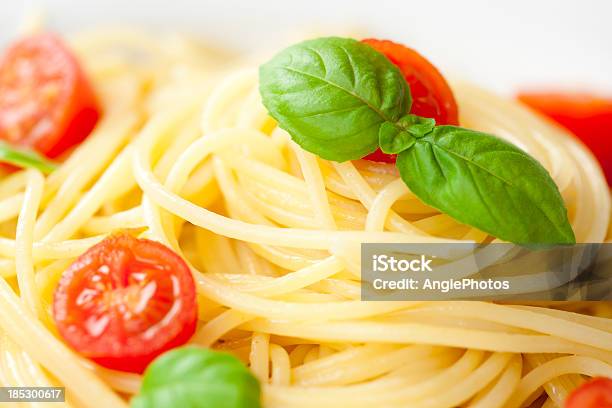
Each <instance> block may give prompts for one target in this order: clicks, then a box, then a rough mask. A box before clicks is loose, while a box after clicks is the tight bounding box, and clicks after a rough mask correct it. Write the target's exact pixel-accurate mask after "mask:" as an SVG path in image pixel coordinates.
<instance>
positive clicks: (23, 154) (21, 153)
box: [0, 141, 57, 174]
mask: <svg viewBox="0 0 612 408" xmlns="http://www.w3.org/2000/svg"><path fill="white" fill-rule="evenodd" d="M0 163H9V164H12V165H14V166H17V167H22V168H28V167H32V168H35V169H38V170H40V171H41V172H43V173H44V174H49V173H51V172H53V171H54V170H55V169H57V164H55V163H53V162H52V161H50V160H48V159H46V158H44V157H43V156H41V155H40V154H38V153H36V152H34V151H29V150H25V149H20V148H16V147H13V146H10V145H9V144H7V143H5V142H2V141H0Z"/></svg>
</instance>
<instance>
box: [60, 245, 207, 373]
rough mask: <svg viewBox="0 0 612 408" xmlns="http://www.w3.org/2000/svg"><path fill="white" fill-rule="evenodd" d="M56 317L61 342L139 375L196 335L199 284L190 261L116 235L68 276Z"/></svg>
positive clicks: (78, 262)
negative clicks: (156, 360)
mask: <svg viewBox="0 0 612 408" xmlns="http://www.w3.org/2000/svg"><path fill="white" fill-rule="evenodd" d="M53 316H54V319H55V323H56V325H57V328H58V330H59V333H60V334H61V336H62V337H63V338H64V339H65V340H66V342H67V343H68V344H69V345H70V346H71V347H72V348H74V350H76V351H77V352H78V353H80V354H81V355H83V356H85V357H88V358H90V359H92V360H93V361H95V362H97V363H98V364H100V365H102V366H104V367H108V368H111V369H115V370H121V371H129V372H136V373H141V372H143V371H144V369H145V368H146V367H147V365H148V364H149V363H150V362H151V361H152V360H153V359H154V358H155V357H157V356H158V355H159V354H161V353H163V352H164V351H166V350H169V349H171V348H174V347H177V346H179V345H181V344H184V343H185V342H187V340H189V338H190V337H191V336H192V335H193V333H194V331H195V327H196V321H197V304H196V289H195V283H194V280H193V277H192V275H191V271H190V269H189V267H188V266H187V264H186V263H185V261H183V259H182V258H181V257H179V256H178V255H177V254H175V253H174V252H173V251H172V250H170V249H169V248H167V247H165V246H164V245H162V244H160V243H158V242H154V241H149V240H146V239H136V238H134V237H132V236H131V235H128V234H127V233H119V234H115V235H112V236H110V237H109V238H107V239H105V240H103V241H102V242H100V243H98V244H97V245H94V246H93V247H92V248H90V249H89V250H87V251H86V252H85V253H84V254H83V255H81V256H80V257H79V258H78V259H77V260H76V261H75V262H74V263H73V264H72V265H71V266H70V267H69V268H68V269H67V270H66V272H64V274H63V276H62V278H61V279H60V282H59V284H58V287H57V289H56V292H55V297H54V302H53Z"/></svg>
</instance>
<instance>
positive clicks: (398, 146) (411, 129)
mask: <svg viewBox="0 0 612 408" xmlns="http://www.w3.org/2000/svg"><path fill="white" fill-rule="evenodd" d="M435 125H436V121H435V120H434V119H430V118H424V117H421V116H416V115H413V114H408V115H405V116H403V117H402V118H400V119H399V120H398V121H397V123H396V124H393V123H390V122H385V123H383V124H382V125H380V129H379V131H378V144H379V145H380V150H382V151H383V153H387V154H397V153H401V152H402V151H404V150H406V149H410V148H411V147H412V146H413V145H414V143H415V142H416V140H415V138H419V137H423V136H425V135H426V134H428V133H429V132H431V131H432V130H433V128H434V126H435Z"/></svg>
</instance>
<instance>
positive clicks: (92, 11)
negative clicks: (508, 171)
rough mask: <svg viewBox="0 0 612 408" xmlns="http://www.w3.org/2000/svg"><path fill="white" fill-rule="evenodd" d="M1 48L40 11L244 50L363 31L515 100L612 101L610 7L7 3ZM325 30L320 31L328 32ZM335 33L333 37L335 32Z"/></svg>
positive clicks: (467, 2) (599, 3)
mask: <svg viewBox="0 0 612 408" xmlns="http://www.w3.org/2000/svg"><path fill="white" fill-rule="evenodd" d="M2 3H3V4H2V6H0V7H1V11H0V42H5V41H7V40H8V39H9V38H10V37H11V36H13V35H14V33H15V32H16V31H15V30H16V28H17V26H18V24H19V22H20V20H21V18H22V17H23V16H24V14H25V13H26V12H27V11H28V10H31V9H32V7H33V6H37V7H40V8H41V9H42V10H44V11H45V14H46V17H47V21H48V23H49V25H50V26H51V27H52V28H54V29H59V30H62V31H65V32H72V31H75V30H79V29H86V28H91V27H92V26H96V25H101V24H102V25H108V24H111V25H125V24H137V25H142V26H146V27H151V28H154V29H159V30H168V31H171V30H175V31H177V30H178V31H186V32H189V33H193V34H198V35H200V36H202V37H203V38H205V39H208V40H211V41H214V42H216V43H218V44H222V45H228V46H231V47H237V48H239V49H242V50H249V49H254V48H261V47H265V48H269V46H270V45H271V44H275V43H280V42H283V41H282V40H281V39H283V38H284V39H286V38H287V35H289V33H292V32H295V31H297V30H299V29H300V28H308V27H313V26H314V27H319V28H320V31H319V32H326V30H327V29H326V27H355V28H358V29H360V30H361V31H362V32H365V33H368V34H370V35H372V36H376V37H380V38H389V39H393V40H396V41H401V42H404V43H405V44H408V45H410V46H412V47H414V48H416V49H418V50H419V51H421V52H422V53H423V54H425V55H426V56H427V57H429V58H430V59H431V60H432V61H434V63H435V64H436V65H437V66H438V67H439V68H440V69H441V70H442V71H443V72H451V71H452V72H453V73H454V74H458V75H459V76H462V77H464V78H468V79H471V80H473V81H476V82H478V83H480V84H482V85H484V86H487V87H489V88H491V89H495V90H498V91H500V92H506V93H511V92H513V91H514V90H516V89H518V88H525V87H529V86H537V85H549V86H555V87H563V88H571V89H575V88H578V89H586V90H591V91H596V92H602V93H607V94H609V95H612V23H611V21H612V1H610V0H556V1H554V0H505V1H503V0H491V1H486V0H456V1H452V0H447V1H443V0H420V1H414V0H400V1H391V0H373V1H364V0H354V1H348V0H346V1H342V0H306V1H288V0H287V1H278V0H253V1H237V0H201V1H197V0H164V1H157V0H94V1H91V0H89V1H85V0H39V1H26V2H24V1H19V0H3V1H2ZM321 30H322V31H321ZM329 32H331V30H330V31H329Z"/></svg>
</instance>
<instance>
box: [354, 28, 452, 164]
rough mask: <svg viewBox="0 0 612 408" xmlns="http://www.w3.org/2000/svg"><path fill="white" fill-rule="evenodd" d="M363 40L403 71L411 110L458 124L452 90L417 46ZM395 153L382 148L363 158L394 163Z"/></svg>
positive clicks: (443, 122) (416, 113)
mask: <svg viewBox="0 0 612 408" xmlns="http://www.w3.org/2000/svg"><path fill="white" fill-rule="evenodd" d="M363 42H364V43H366V44H369V45H371V46H372V47H374V49H376V50H377V51H379V52H381V53H383V54H385V56H386V57H387V58H389V60H390V61H391V62H392V63H393V64H395V65H396V66H397V67H398V68H399V69H400V71H401V72H402V74H404V78H406V82H408V85H410V93H411V95H412V108H411V109H410V113H412V114H414V115H418V116H423V117H426V118H433V119H435V120H436V124H438V125H458V124H459V113H458V109H457V102H456V101H455V96H454V95H453V91H452V90H451V88H450V86H449V85H448V83H447V82H446V80H445V79H444V77H443V76H442V74H441V73H440V71H438V69H437V68H436V67H435V66H433V65H432V64H431V62H429V61H428V60H427V59H425V57H423V56H422V55H421V54H419V53H418V52H416V51H415V50H413V49H411V48H408V47H406V46H404V45H402V44H397V43H394V42H392V41H389V40H377V39H373V38H368V39H365V40H363ZM395 156H396V155H393V154H385V153H383V152H382V151H381V150H380V149H379V150H377V151H375V152H374V153H372V154H369V155H368V156H366V157H364V159H366V160H372V161H378V162H387V163H395Z"/></svg>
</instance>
